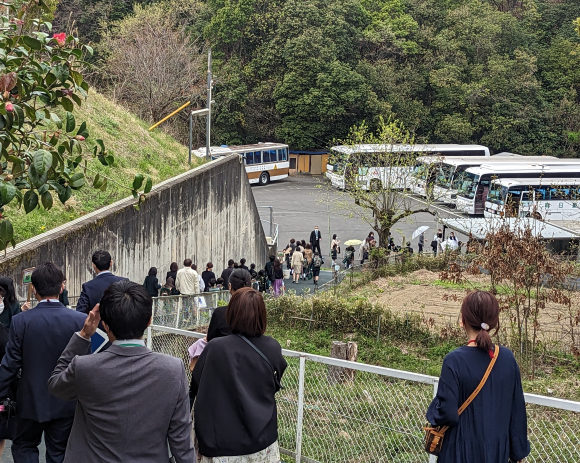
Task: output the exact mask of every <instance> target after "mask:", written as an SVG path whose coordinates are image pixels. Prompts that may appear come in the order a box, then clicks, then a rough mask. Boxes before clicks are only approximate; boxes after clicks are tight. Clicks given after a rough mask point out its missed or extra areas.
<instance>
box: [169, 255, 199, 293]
mask: <svg viewBox="0 0 580 463" xmlns="http://www.w3.org/2000/svg"><path fill="white" fill-rule="evenodd" d="M191 264H192V262H191V259H185V260H184V261H183V268H180V269H179V271H178V272H177V278H176V280H175V287H176V288H177V291H179V292H180V293H181V294H184V295H186V296H192V295H193V294H199V275H198V273H197V272H196V271H195V270H193V269H192V268H191Z"/></svg>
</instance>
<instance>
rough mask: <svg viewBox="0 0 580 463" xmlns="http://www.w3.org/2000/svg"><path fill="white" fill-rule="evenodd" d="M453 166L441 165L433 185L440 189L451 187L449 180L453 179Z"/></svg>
mask: <svg viewBox="0 0 580 463" xmlns="http://www.w3.org/2000/svg"><path fill="white" fill-rule="evenodd" d="M453 170H454V169H453V166H450V165H449V164H441V165H440V166H439V169H438V171H437V179H436V180H435V185H437V186H440V187H442V188H449V187H450V186H451V179H452V177H453Z"/></svg>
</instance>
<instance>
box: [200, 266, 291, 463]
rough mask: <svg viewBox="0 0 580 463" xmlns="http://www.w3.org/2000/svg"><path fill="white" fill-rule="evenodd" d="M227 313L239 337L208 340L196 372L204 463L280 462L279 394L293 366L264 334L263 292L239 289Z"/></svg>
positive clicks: (229, 323) (233, 330) (265, 323)
mask: <svg viewBox="0 0 580 463" xmlns="http://www.w3.org/2000/svg"><path fill="white" fill-rule="evenodd" d="M242 271H244V270H242ZM248 276H249V275H248ZM226 317H227V324H228V326H230V327H231V331H232V333H233V335H232V336H226V337H222V338H219V339H215V340H213V341H210V342H208V344H207V346H206V347H205V349H204V351H203V353H202V354H201V356H200V357H199V360H198V361H197V364H196V365H195V368H194V370H193V373H192V375H191V387H190V392H189V393H190V397H191V398H196V401H195V407H194V417H195V419H194V422H195V425H194V427H195V436H196V438H197V440H198V442H199V450H200V453H201V455H202V458H201V463H213V462H228V461H230V462H234V461H235V462H242V461H243V462H248V463H250V462H253V463H257V462H263V463H267V462H279V461H280V450H279V447H278V424H277V423H278V412H277V408H276V398H275V395H276V392H277V391H279V390H280V388H281V386H280V381H281V379H282V377H283V374H284V371H285V370H286V367H287V364H286V360H285V359H284V357H283V356H282V349H281V347H280V344H279V343H278V342H277V341H276V340H275V339H273V338H271V337H269V336H265V335H264V332H265V331H266V325H267V316H266V306H265V304H264V298H263V296H262V295H261V294H260V293H258V292H257V291H255V290H253V289H251V288H243V289H240V290H239V291H236V293H235V294H234V295H233V296H232V298H231V300H230V303H229V305H228V308H227V312H226ZM258 354H260V355H258ZM238 430H240V431H241V430H243V432H237V431H238Z"/></svg>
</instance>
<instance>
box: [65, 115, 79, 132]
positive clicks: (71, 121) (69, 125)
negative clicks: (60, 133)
mask: <svg viewBox="0 0 580 463" xmlns="http://www.w3.org/2000/svg"><path fill="white" fill-rule="evenodd" d="M76 125H77V124H76V121H75V117H74V115H73V114H72V113H71V112H68V111H67V113H66V132H67V133H71V132H72V131H73V130H74V129H75V127H76Z"/></svg>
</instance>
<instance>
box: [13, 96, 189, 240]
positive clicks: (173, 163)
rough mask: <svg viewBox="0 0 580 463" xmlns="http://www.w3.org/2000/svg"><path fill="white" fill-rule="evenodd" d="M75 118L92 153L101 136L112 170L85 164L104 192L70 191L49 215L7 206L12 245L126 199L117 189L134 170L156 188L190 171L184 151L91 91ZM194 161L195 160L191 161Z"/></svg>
mask: <svg viewBox="0 0 580 463" xmlns="http://www.w3.org/2000/svg"><path fill="white" fill-rule="evenodd" d="M74 114H75V117H76V119H77V121H86V122H87V126H88V129H89V133H90V138H89V139H87V141H89V142H90V143H89V146H90V147H91V149H92V146H93V145H94V140H96V139H99V138H100V139H102V140H103V141H104V142H105V146H106V147H107V149H108V150H109V151H110V152H111V153H112V154H114V156H115V158H116V162H115V165H114V166H113V167H112V168H107V167H104V166H103V165H102V164H101V163H100V162H99V161H98V160H96V159H94V160H91V161H89V163H88V167H89V169H91V170H93V171H95V172H99V173H100V174H104V175H106V176H108V177H109V179H110V180H109V183H108V187H107V190H106V191H104V192H102V191H98V190H94V189H93V188H92V187H90V186H86V187H84V188H82V189H81V190H79V191H77V192H75V193H74V195H73V196H72V197H71V198H70V199H69V200H68V201H67V203H66V205H62V204H61V203H60V201H58V199H57V198H56V197H55V201H54V207H53V208H52V209H51V210H50V211H48V212H46V211H45V210H39V209H37V210H35V211H33V212H31V213H30V214H25V213H24V209H23V208H22V209H16V208H15V207H6V208H5V209H6V213H5V215H7V216H9V217H10V219H11V220H12V223H13V225H14V232H15V238H16V241H17V242H20V241H23V240H25V239H28V238H31V237H33V236H35V235H38V234H39V233H43V232H45V231H47V230H50V229H51V228H55V227H58V226H59V225H62V224H64V223H66V222H69V221H71V220H73V219H76V218H78V217H81V216H82V215H84V214H86V213H88V212H92V211H94V210H96V209H98V208H100V207H103V206H107V205H109V204H111V203H113V202H115V201H118V200H119V199H123V198H126V197H127V196H130V194H131V192H130V191H129V190H127V189H125V188H123V187H122V185H124V186H130V182H132V179H133V176H134V175H135V173H137V172H139V173H143V174H148V175H150V176H151V178H152V179H153V183H154V184H156V183H158V182H160V181H163V180H166V179H168V178H170V177H174V176H175V175H178V174H180V173H182V172H185V171H186V170H188V169H189V168H190V167H189V165H188V163H187V147H185V146H183V145H181V144H180V143H178V142H177V141H176V140H175V139H173V138H172V137H170V136H169V135H166V134H164V133H163V132H161V131H160V129H156V130H154V131H153V132H149V131H148V130H147V128H148V124H147V123H145V122H144V121H142V120H140V119H138V118H137V117H135V116H134V115H132V114H131V113H129V112H128V111H127V110H125V109H124V108H123V107H121V106H119V105H117V104H115V103H113V102H112V101H110V100H108V99H107V98H106V97H104V96H103V95H101V94H99V93H97V92H96V91H94V90H91V92H90V96H89V98H88V99H87V100H86V101H84V102H83V105H82V107H81V108H80V109H78V110H75V112H74ZM196 162H197V163H199V162H200V161H199V160H198V159H196ZM192 167H195V165H193V166H192ZM86 175H87V177H88V179H89V181H91V180H92V178H93V177H94V173H91V172H88V171H87V174H86ZM113 181H114V182H113Z"/></svg>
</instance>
